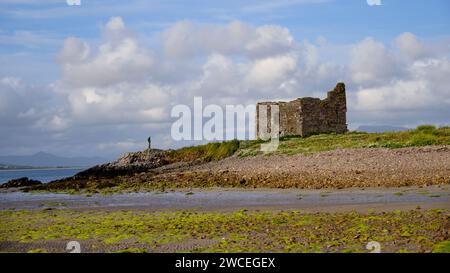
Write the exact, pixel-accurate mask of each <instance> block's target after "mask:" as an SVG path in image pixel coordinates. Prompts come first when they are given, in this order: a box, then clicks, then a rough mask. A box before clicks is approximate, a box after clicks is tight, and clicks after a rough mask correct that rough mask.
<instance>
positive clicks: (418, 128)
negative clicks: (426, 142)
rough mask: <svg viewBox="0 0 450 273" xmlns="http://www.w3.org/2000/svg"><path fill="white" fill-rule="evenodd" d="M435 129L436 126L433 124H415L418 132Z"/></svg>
mask: <svg viewBox="0 0 450 273" xmlns="http://www.w3.org/2000/svg"><path fill="white" fill-rule="evenodd" d="M434 130H436V126H434V125H420V126H417V128H416V131H420V132H428V131H434Z"/></svg>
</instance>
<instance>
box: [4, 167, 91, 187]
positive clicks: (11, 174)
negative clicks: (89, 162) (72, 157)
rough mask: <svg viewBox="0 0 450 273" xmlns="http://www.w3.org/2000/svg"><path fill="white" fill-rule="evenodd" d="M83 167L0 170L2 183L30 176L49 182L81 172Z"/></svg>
mask: <svg viewBox="0 0 450 273" xmlns="http://www.w3.org/2000/svg"><path fill="white" fill-rule="evenodd" d="M82 170H83V168H67V169H66V168H64V169H62V168H61V169H33V170H0V184H3V183H6V182H8V181H9V180H11V179H16V178H21V177H28V178H30V179H34V180H39V181H41V182H42V183H47V182H50V181H53V180H57V179H62V178H66V177H70V176H73V175H75V174H76V173H79V172H81V171H82Z"/></svg>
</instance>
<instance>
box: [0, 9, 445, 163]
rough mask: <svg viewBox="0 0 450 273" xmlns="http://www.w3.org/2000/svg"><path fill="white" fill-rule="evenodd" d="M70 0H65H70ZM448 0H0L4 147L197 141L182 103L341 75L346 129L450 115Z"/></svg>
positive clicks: (247, 100) (3, 151) (225, 99)
mask: <svg viewBox="0 0 450 273" xmlns="http://www.w3.org/2000/svg"><path fill="white" fill-rule="evenodd" d="M71 1H72V2H73V1H74V0H70V1H69V2H71ZM449 15H450V2H449V1H447V0H430V1H421V0H412V1H403V0H277V1H267V0H249V1H242V0H227V1H206V0H205V1H195V0H191V1H169V0H161V1H141V0H130V1H119V0H112V1H97V0H91V1H89V0H81V3H80V5H68V3H67V1H66V0H0V63H1V64H2V65H0V155H13V154H14V155H26V154H32V153H36V152H39V151H45V152H50V153H54V154H57V155H65V156H102V157H105V158H108V159H111V158H114V157H117V156H118V155H120V154H122V153H124V152H128V151H136V150H140V149H143V148H145V147H146V145H147V144H146V140H147V137H148V136H149V135H151V136H152V143H153V145H154V146H155V147H158V148H164V149H167V148H175V147H180V146H183V145H189V144H192V143H190V142H185V141H181V142H180V141H175V140H174V139H173V138H172V137H171V134H170V129H171V126H172V124H173V122H174V119H173V118H172V117H171V115H170V112H171V109H172V107H174V106H175V105H177V104H186V105H192V103H193V98H194V97H195V96H201V97H202V98H203V101H204V103H205V104H217V105H220V106H223V105H226V104H244V105H247V104H254V103H256V102H257V101H261V100H263V101H267V100H276V99H280V100H287V99H294V98H297V97H304V96H314V97H320V98H323V97H324V96H325V95H326V92H327V91H329V90H331V89H332V88H333V87H334V86H335V85H336V83H337V82H340V81H343V82H345V83H346V86H347V103H348V115H347V119H348V123H349V128H350V129H356V128H357V127H358V126H360V125H391V126H405V127H410V128H413V127H415V126H417V125H419V124H435V125H437V126H443V125H449V123H450V16H449Z"/></svg>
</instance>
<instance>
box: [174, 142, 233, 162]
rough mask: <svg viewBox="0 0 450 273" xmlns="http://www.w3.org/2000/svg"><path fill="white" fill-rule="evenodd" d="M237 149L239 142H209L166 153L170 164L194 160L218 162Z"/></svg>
mask: <svg viewBox="0 0 450 273" xmlns="http://www.w3.org/2000/svg"><path fill="white" fill-rule="evenodd" d="M238 149H239V141H238V140H231V141H224V142H211V143H208V144H205V145H199V146H191V147H184V148H181V149H178V150H173V151H170V152H168V157H169V159H170V160H171V161H172V162H179V161H192V160H195V159H200V158H201V159H206V160H220V159H223V158H225V157H229V156H231V155H233V154H234V153H235V152H236V151H237V150H238Z"/></svg>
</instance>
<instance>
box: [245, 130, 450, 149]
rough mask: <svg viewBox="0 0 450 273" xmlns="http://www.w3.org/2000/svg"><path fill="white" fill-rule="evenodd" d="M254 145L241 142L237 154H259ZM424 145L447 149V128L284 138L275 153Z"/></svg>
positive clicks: (254, 142) (449, 137)
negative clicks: (444, 146)
mask: <svg viewBox="0 0 450 273" xmlns="http://www.w3.org/2000/svg"><path fill="white" fill-rule="evenodd" d="M259 145H260V144H259V143H258V141H244V142H242V143H241V147H240V149H239V151H238V154H239V155H241V156H249V155H256V154H258V153H259V147H260V146H259ZM427 145H450V127H442V128H438V129H437V128H435V127H433V126H429V125H423V126H419V127H418V128H417V129H415V130H410V131H404V132H388V133H370V134H369V133H364V132H350V133H347V134H341V135H336V134H321V135H313V136H310V137H306V138H302V137H284V138H281V140H280V146H279V147H278V150H277V151H276V152H275V153H281V154H289V155H293V154H299V153H303V154H311V153H316V152H322V151H330V150H335V149H344V148H403V147H418V146H427Z"/></svg>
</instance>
